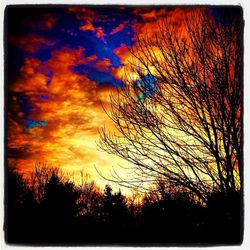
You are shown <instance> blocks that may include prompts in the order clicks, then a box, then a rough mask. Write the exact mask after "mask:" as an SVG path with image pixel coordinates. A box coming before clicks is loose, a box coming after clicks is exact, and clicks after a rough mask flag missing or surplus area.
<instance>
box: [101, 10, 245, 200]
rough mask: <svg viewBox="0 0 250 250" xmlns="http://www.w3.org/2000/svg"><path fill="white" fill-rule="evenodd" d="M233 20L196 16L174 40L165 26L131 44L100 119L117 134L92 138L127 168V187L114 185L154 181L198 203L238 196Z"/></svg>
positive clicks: (238, 65) (238, 62) (237, 53)
mask: <svg viewBox="0 0 250 250" xmlns="http://www.w3.org/2000/svg"><path fill="white" fill-rule="evenodd" d="M238 12H240V9H237V8H236V9H235V13H236V14H237V13H238ZM235 13H234V15H231V14H230V13H229V11H224V13H220V16H217V18H214V17H213V16H212V15H211V13H209V11H208V10H207V9H201V10H199V11H197V10H196V11H194V12H193V13H192V15H191V16H189V17H187V19H186V22H185V30H184V31H183V30H182V32H180V31H178V29H176V27H175V26H174V24H173V23H171V22H170V21H169V20H168V19H166V20H165V21H164V22H163V23H161V24H159V25H158V32H156V33H155V34H154V36H149V35H146V36H143V37H141V36H139V37H137V46H134V47H133V48H132V49H130V52H131V54H132V56H133V60H132V61H130V67H129V69H128V70H127V71H126V73H125V74H124V79H123V81H124V83H125V87H123V88H120V89H119V90H118V95H117V96H111V97H110V102H111V111H110V112H107V113H108V115H109V117H110V118H111V119H112V120H113V122H114V123H115V125H116V128H117V130H118V131H119V132H118V133H117V134H112V133H110V132H109V131H107V129H105V128H102V129H101V130H100V142H99V148H100V149H102V150H104V151H106V152H108V153H111V154H115V155H118V156H119V157H121V158H123V159H126V160H127V161H128V162H130V163H131V164H132V167H133V171H134V175H133V179H130V180H123V179H122V177H121V176H117V179H116V180H114V181H118V182H120V183H121V184H123V185H128V186H134V185H136V184H137V183H140V182H146V181H151V180H155V178H159V176H160V178H161V179H162V178H165V179H166V180H167V181H168V182H169V183H171V185H177V186H182V187H183V188H185V189H187V190H189V191H191V192H193V193H194V194H195V195H197V196H198V197H199V198H200V199H201V200H203V201H204V202H206V201H207V197H208V195H209V193H211V192H212V191H214V190H216V191H220V192H222V193H230V192H234V191H236V190H239V189H240V187H241V186H242V162H241V157H242V152H241V142H242V81H241V80H242V79H241V74H242V59H241V55H242V48H241V42H240V39H241V38H242V33H241V32H242V31H241V29H240V27H241V18H242V17H241V13H240V14H239V13H238V15H236V14H235ZM135 76H136V77H135ZM135 78H136V79H137V80H135Z"/></svg>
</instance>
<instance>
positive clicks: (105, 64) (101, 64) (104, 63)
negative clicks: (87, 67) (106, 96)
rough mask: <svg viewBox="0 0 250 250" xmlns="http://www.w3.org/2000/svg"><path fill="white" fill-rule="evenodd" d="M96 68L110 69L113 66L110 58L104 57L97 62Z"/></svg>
mask: <svg viewBox="0 0 250 250" xmlns="http://www.w3.org/2000/svg"><path fill="white" fill-rule="evenodd" d="M95 65H96V68H97V69H98V70H100V71H109V68H110V66H111V62H110V59H108V58H104V59H103V60H101V61H98V62H96V64H95Z"/></svg>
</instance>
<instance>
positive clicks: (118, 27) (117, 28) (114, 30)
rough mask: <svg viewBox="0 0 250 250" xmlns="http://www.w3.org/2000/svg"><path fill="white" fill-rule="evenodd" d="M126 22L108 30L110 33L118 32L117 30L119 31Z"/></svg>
mask: <svg viewBox="0 0 250 250" xmlns="http://www.w3.org/2000/svg"><path fill="white" fill-rule="evenodd" d="M126 24H127V22H125V23H121V24H119V25H118V26H117V27H116V28H114V29H113V30H112V31H111V32H110V35H114V34H115V33H118V32H119V31H121V30H122V29H124V27H125V25H126Z"/></svg>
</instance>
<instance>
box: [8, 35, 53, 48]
mask: <svg viewBox="0 0 250 250" xmlns="http://www.w3.org/2000/svg"><path fill="white" fill-rule="evenodd" d="M10 43H12V44H13V45H15V46H17V47H19V48H20V49H23V50H25V51H27V52H30V53H34V52H36V51H38V50H39V49H40V48H41V47H42V46H43V45H46V46H50V45H52V44H53V43H52V42H49V41H48V40H47V39H45V38H43V37H41V36H39V35H36V34H30V35H27V36H24V37H19V38H18V37H10Z"/></svg>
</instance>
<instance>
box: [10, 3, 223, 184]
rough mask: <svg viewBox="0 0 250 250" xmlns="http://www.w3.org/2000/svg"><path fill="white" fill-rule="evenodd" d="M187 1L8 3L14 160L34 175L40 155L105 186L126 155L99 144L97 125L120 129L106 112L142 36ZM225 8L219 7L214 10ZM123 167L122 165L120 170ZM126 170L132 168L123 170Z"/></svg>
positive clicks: (181, 15)
mask: <svg viewBox="0 0 250 250" xmlns="http://www.w3.org/2000/svg"><path fill="white" fill-rule="evenodd" d="M189 11H190V9H187V8H186V9H185V8H145V7H144V8H142V7H141V8H128V7H109V8H102V7H98V8H83V7H60V8H58V7H57V8H56V7H54V8H45V7H41V6H40V7H36V8H35V7H31V8H28V7H26V8H23V7H19V8H11V7H10V8H9V9H8V10H7V12H6V14H7V19H6V43H7V44H6V45H7V75H6V80H7V81H6V83H7V86H6V88H7V91H8V95H7V98H8V99H7V108H8V110H7V111H8V112H7V115H8V123H7V126H8V135H7V137H8V164H9V166H10V167H13V166H15V167H17V169H18V170H20V171H21V172H22V173H24V174H27V173H29V172H30V171H32V170H33V167H34V164H35V163H37V162H47V164H48V165H50V166H54V167H58V168H60V169H62V170H63V171H70V172H71V171H74V172H77V171H80V170H83V171H84V172H85V173H87V174H89V175H90V176H91V178H92V179H94V180H95V181H96V182H97V183H98V184H100V185H101V186H102V185H103V184H104V183H106V181H103V180H101V179H100V177H98V174H97V173H96V170H95V167H96V168H97V169H98V170H99V171H100V172H102V173H103V174H104V175H107V176H108V175H109V172H110V170H111V169H112V167H113V166H114V167H115V166H117V165H124V166H126V164H127V163H126V162H125V161H124V160H121V159H119V158H118V157H116V156H113V155H109V154H107V153H105V152H100V151H98V150H97V146H96V142H98V140H99V135H98V128H100V127H102V126H104V125H105V126H106V127H108V128H109V130H111V131H112V130H113V129H114V125H113V124H112V121H110V119H109V118H108V117H107V115H106V114H105V112H104V111H103V107H102V105H101V103H102V104H103V105H104V106H105V107H106V108H107V109H108V107H109V106H108V104H109V95H110V93H113V92H115V90H116V89H117V88H121V87H122V86H123V83H122V76H123V72H124V67H126V65H127V64H128V63H129V59H130V58H131V55H130V53H129V51H128V49H127V47H126V46H129V47H134V48H135V47H136V46H137V43H136V37H137V36H138V35H145V34H147V35H149V36H150V35H153V33H154V32H155V30H156V29H155V27H156V25H157V22H159V21H161V19H162V18H165V17H169V18H171V20H172V22H173V23H174V25H175V26H176V27H177V28H180V30H181V27H182V26H183V24H184V20H185V17H186V15H188V13H189ZM218 11H219V10H218V9H216V10H213V14H214V15H216V13H217V12H218ZM119 171H121V170H119ZM122 174H124V175H125V174H126V173H122Z"/></svg>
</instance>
